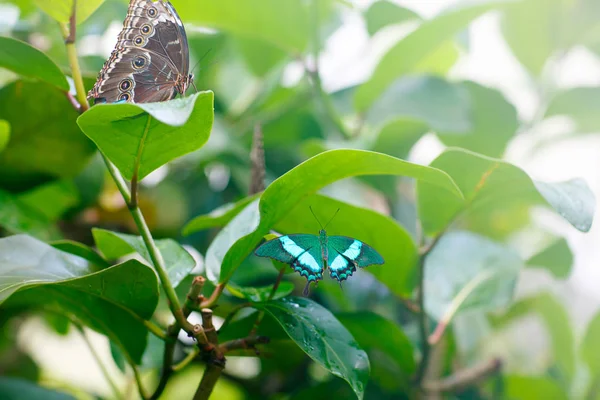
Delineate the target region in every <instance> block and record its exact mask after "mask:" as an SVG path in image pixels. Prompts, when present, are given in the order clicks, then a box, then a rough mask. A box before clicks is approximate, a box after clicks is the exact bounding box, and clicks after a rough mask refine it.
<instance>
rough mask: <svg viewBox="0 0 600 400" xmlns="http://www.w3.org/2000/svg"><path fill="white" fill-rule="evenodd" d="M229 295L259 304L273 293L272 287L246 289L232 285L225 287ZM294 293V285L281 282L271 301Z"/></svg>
mask: <svg viewBox="0 0 600 400" xmlns="http://www.w3.org/2000/svg"><path fill="white" fill-rule="evenodd" d="M227 290H228V291H229V293H231V294H232V295H234V296H235V297H238V298H241V299H246V300H248V301H254V302H260V301H267V300H269V296H270V295H271V293H272V292H273V285H270V286H263V287H246V286H237V285H233V284H231V283H230V284H228V285H227ZM293 291H294V284H293V283H291V282H281V283H280V284H279V286H278V287H277V289H276V290H275V293H274V294H273V298H272V300H278V299H281V298H283V297H285V296H287V295H289V294H290V293H292V292H293Z"/></svg>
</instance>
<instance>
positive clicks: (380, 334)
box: [335, 311, 416, 389]
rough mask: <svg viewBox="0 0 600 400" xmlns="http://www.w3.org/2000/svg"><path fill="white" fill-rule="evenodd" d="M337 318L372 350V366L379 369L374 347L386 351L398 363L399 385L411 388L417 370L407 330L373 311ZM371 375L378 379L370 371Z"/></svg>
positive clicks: (362, 343)
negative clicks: (374, 355) (373, 354)
mask: <svg viewBox="0 0 600 400" xmlns="http://www.w3.org/2000/svg"><path fill="white" fill-rule="evenodd" d="M335 316H336V318H337V319H338V320H339V321H340V322H341V323H342V324H343V325H344V326H345V327H346V329H348V331H350V333H351V334H352V336H353V337H354V339H356V341H357V342H358V344H359V345H360V347H361V348H362V349H363V350H365V351H366V352H367V353H369V360H370V361H371V366H372V368H373V369H376V364H377V362H376V361H375V360H378V358H376V357H371V356H370V354H371V352H372V351H379V352H380V353H382V354H385V355H386V356H387V358H389V360H390V361H391V362H392V363H393V364H395V365H397V367H398V370H397V374H396V379H398V380H400V381H401V382H398V383H399V385H400V387H401V388H403V389H408V388H409V387H410V384H411V379H412V375H413V374H414V372H415V370H416V364H415V359H414V354H413V353H414V349H413V346H412V344H411V342H410V340H409V339H408V337H407V336H406V335H405V334H404V332H403V331H402V330H401V329H400V327H399V326H398V325H396V324H395V323H393V322H391V321H389V320H387V319H385V318H383V317H382V316H380V315H377V314H375V313H373V312H371V311H360V312H356V313H343V314H336V315H335ZM371 378H372V379H376V377H375V376H374V374H371Z"/></svg>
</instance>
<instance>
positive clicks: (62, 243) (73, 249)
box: [50, 240, 110, 269]
mask: <svg viewBox="0 0 600 400" xmlns="http://www.w3.org/2000/svg"><path fill="white" fill-rule="evenodd" d="M50 245H51V246H52V247H54V248H55V249H57V250H60V251H64V252H65V253H69V254H73V255H75V256H79V257H81V258H83V259H85V260H88V261H89V262H91V263H92V265H95V266H97V267H99V268H101V269H104V268H108V267H110V264H109V263H108V261H106V260H105V259H104V258H102V256H101V255H100V254H98V253H97V252H96V250H94V249H92V248H91V247H89V246H86V245H85V244H83V243H79V242H74V241H72V240H56V241H54V242H52V243H50Z"/></svg>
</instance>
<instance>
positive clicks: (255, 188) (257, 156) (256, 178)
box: [248, 124, 266, 196]
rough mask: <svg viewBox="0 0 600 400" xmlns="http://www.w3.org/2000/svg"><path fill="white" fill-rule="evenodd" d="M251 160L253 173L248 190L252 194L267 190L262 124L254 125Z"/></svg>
mask: <svg viewBox="0 0 600 400" xmlns="http://www.w3.org/2000/svg"><path fill="white" fill-rule="evenodd" d="M250 162H251V163H252V173H251V176H250V190H249V191H248V194H249V195H250V196H252V195H253V194H256V193H259V192H262V191H263V190H265V175H266V171H265V169H266V166H265V149H264V146H263V131H262V126H261V125H260V124H256V125H254V135H253V136H252V150H250Z"/></svg>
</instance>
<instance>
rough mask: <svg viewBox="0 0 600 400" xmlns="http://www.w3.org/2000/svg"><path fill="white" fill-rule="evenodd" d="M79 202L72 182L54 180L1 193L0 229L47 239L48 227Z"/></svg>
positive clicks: (49, 228) (49, 231)
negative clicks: (15, 191)
mask: <svg viewBox="0 0 600 400" xmlns="http://www.w3.org/2000/svg"><path fill="white" fill-rule="evenodd" d="M78 201H79V196H78V195H77V190H76V188H75V186H74V185H73V183H71V182H68V181H57V182H52V183H48V184H45V185H40V186H38V187H36V188H35V189H32V190H29V191H26V192H23V193H19V194H13V193H8V192H4V191H2V190H0V226H2V227H3V228H5V229H7V230H8V231H9V232H15V233H28V234H30V235H32V236H36V237H40V238H48V237H49V235H50V233H51V232H52V229H51V225H52V224H53V223H55V222H56V221H58V219H59V218H60V217H61V216H62V215H63V214H64V213H65V211H67V210H68V209H69V208H71V207H73V206H75V205H76V204H77V203H78Z"/></svg>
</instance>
